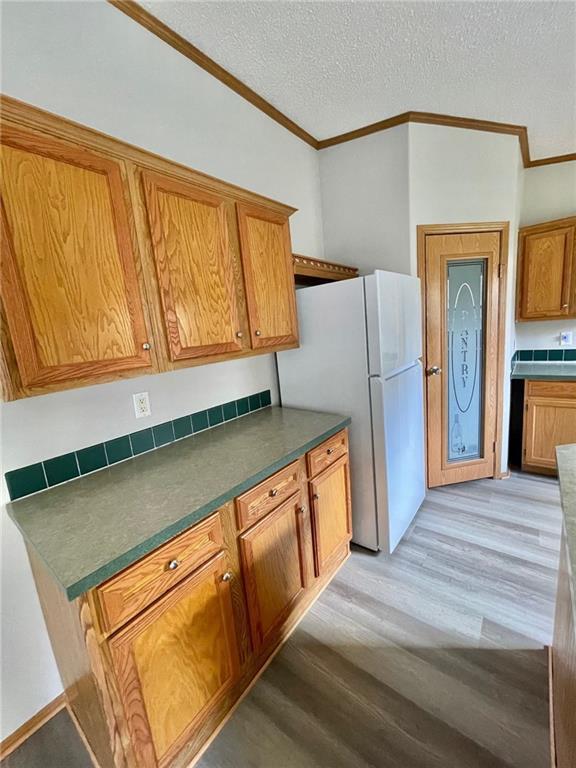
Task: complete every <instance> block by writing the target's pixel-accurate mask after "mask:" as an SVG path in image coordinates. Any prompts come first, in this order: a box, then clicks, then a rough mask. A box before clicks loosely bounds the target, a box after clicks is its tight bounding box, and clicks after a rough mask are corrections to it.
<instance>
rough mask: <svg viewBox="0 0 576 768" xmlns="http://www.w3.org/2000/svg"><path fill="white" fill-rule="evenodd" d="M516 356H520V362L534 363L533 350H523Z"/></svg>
mask: <svg viewBox="0 0 576 768" xmlns="http://www.w3.org/2000/svg"><path fill="white" fill-rule="evenodd" d="M516 354H517V355H518V360H522V361H524V362H531V361H532V350H531V349H521V350H520V351H519V352H517V353H516Z"/></svg>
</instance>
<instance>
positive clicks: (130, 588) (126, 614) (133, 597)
mask: <svg viewBox="0 0 576 768" xmlns="http://www.w3.org/2000/svg"><path fill="white" fill-rule="evenodd" d="M222 545H223V538H222V526H221V522H220V516H219V513H218V512H216V513H215V514H213V515H211V516H210V517H208V518H206V519H205V520H202V521H201V522H200V523H198V524H197V525H195V526H194V527H193V528H191V529H190V530H188V531H186V532H185V533H182V534H180V535H179V536H176V537H175V538H174V539H171V540H170V541H169V542H168V543H167V544H164V545H163V546H162V547H158V549H155V550H154V552H152V553H151V554H150V555H147V556H146V557H143V558H142V559H141V560H139V561H138V562H137V563H134V565H131V566H130V567H128V568H126V569H125V570H123V571H121V572H120V573H119V574H117V575H116V576H113V577H112V578H111V579H109V580H108V581H106V582H104V584H102V585H101V586H99V587H96V589H95V590H94V600H95V603H96V605H97V607H98V612H99V615H100V617H101V623H102V629H103V631H104V632H105V633H106V634H109V633H111V632H113V631H114V630H116V629H117V628H118V627H120V626H122V624H125V623H126V622H127V621H128V619H130V618H131V617H132V616H134V615H136V614H137V613H139V612H140V611H141V610H143V609H144V608H146V606H148V605H150V604H151V603H152V602H153V601H154V600H156V598H158V597H160V596H161V595H162V594H164V592H167V591H168V590H169V589H170V588H172V587H173V586H174V585H175V584H177V583H178V582H179V581H181V580H182V579H183V578H184V577H185V576H187V575H188V574H189V573H191V572H192V571H193V570H194V569H195V568H197V567H198V566H199V565H201V564H202V563H204V562H206V561H207V560H209V559H210V558H211V557H212V556H213V555H215V554H216V553H217V552H219V551H220V550H221V549H222ZM171 564H175V565H176V567H174V568H171Z"/></svg>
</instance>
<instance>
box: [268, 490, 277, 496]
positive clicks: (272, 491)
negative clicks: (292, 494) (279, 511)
mask: <svg viewBox="0 0 576 768" xmlns="http://www.w3.org/2000/svg"><path fill="white" fill-rule="evenodd" d="M277 494H278V490H277V489H276V488H272V490H271V491H270V496H272V497H274V496H276V495H277Z"/></svg>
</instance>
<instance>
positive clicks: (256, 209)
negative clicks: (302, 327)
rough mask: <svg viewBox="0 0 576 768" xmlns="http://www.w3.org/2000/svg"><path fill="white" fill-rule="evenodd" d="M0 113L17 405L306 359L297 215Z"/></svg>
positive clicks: (3, 103) (126, 148)
mask: <svg viewBox="0 0 576 768" xmlns="http://www.w3.org/2000/svg"><path fill="white" fill-rule="evenodd" d="M0 107H1V109H2V135H1V139H0V140H1V143H2V186H1V198H2V199H1V203H2V211H1V226H2V250H3V256H4V258H3V263H2V285H1V303H2V306H1V308H0V319H2V320H4V317H5V318H6V321H7V323H4V322H3V323H2V324H3V326H4V325H6V326H7V329H8V330H7V331H6V330H4V333H3V334H2V336H1V353H2V354H1V360H0V370H1V371H2V385H3V394H4V398H5V399H7V400H12V399H16V398H20V397H27V396H30V395H35V394H43V393H46V392H51V391H55V390H60V389H66V388H70V387H78V386H86V385H88V384H95V383H101V382H105V381H111V380H114V379H117V378H119V377H127V376H136V375H142V374H145V373H155V372H161V371H167V370H173V369H175V368H181V367H187V366H191V365H200V364H203V363H207V362H215V361H219V360H225V359H230V358H236V357H242V356H247V355H254V354H261V353H264V352H273V351H278V350H281V349H288V348H290V347H294V346H297V345H298V325H297V320H296V300H295V288H294V280H293V273H292V249H291V244H290V228H289V217H290V215H291V214H292V213H294V210H295V209H294V208H291V207H290V206H287V205H284V204H282V203H279V202H276V201H274V200H270V199H268V198H265V197H262V196H261V195H258V194H256V193H253V192H249V191H247V190H244V189H241V188H239V187H236V186H234V185H232V184H227V183H226V182H223V181H220V180H218V179H214V178H212V177H209V176H206V175H205V174H202V173H199V172H197V171H193V170H191V169H189V168H185V167H184V166H181V165H179V164H177V163H174V162H172V161H169V160H165V159H163V158H161V157H158V156H157V155H153V154H151V153H149V152H146V151H144V150H141V149H137V148H136V147H133V146H130V145H128V144H125V143H123V142H121V141H118V140H116V139H113V138H111V137H108V136H104V135H102V134H100V133H98V132H96V131H93V130H91V129H89V128H85V127H82V126H79V125H77V124H75V123H72V122H70V121H68V120H65V119H63V118H60V117H57V116H55V115H51V114H49V113H46V112H43V111H42V110H39V109H36V108H35V107H31V106H28V105H25V104H22V103H21V102H16V101H14V100H12V99H10V98H9V97H6V96H3V97H1V98H0Z"/></svg>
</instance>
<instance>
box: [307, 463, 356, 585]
mask: <svg viewBox="0 0 576 768" xmlns="http://www.w3.org/2000/svg"><path fill="white" fill-rule="evenodd" d="M310 496H311V508H312V531H313V535H314V545H315V546H314V554H315V569H316V575H317V576H321V575H323V574H324V573H326V572H327V571H329V570H331V569H332V568H333V567H334V563H335V562H339V561H341V560H342V559H343V557H345V555H346V552H347V550H348V545H349V542H350V539H351V538H352V502H351V494H350V463H349V459H348V455H347V454H345V455H343V456H341V457H340V458H339V459H337V460H336V461H335V462H334V463H333V464H331V465H330V466H328V467H327V468H326V469H325V470H324V471H323V472H322V473H321V474H320V475H318V476H317V477H315V478H314V479H313V480H311V481H310Z"/></svg>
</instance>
